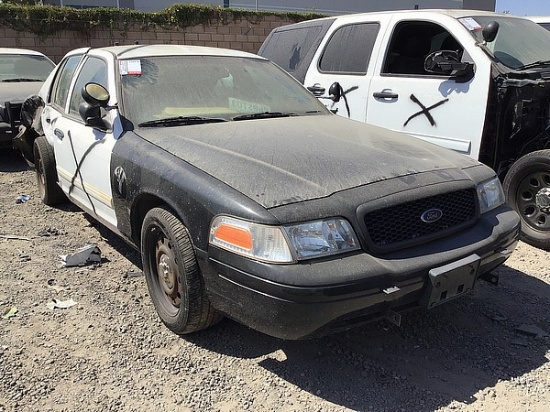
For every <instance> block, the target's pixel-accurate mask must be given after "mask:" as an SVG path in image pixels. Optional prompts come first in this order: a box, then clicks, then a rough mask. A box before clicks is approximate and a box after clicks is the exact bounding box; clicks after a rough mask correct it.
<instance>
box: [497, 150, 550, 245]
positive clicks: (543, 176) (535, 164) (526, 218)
mask: <svg viewBox="0 0 550 412" xmlns="http://www.w3.org/2000/svg"><path fill="white" fill-rule="evenodd" d="M503 186H504V194H505V196H506V200H507V202H508V204H509V205H510V206H511V207H512V208H513V209H514V210H515V211H516V212H518V214H519V215H520V217H521V235H520V239H521V240H523V241H524V242H525V243H528V244H530V245H532V246H535V247H538V248H540V249H545V250H549V249H550V150H539V151H536V152H532V153H529V154H527V155H525V156H523V157H521V158H520V159H519V160H517V161H516V162H515V163H514V164H513V165H512V167H511V168H510V170H509V171H508V173H507V174H506V177H505V179H504V184H503Z"/></svg>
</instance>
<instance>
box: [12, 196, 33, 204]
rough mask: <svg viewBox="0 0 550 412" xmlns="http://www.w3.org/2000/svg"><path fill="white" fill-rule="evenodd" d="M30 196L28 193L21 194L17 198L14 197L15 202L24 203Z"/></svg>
mask: <svg viewBox="0 0 550 412" xmlns="http://www.w3.org/2000/svg"><path fill="white" fill-rule="evenodd" d="M30 198H31V197H30V196H29V195H21V196H19V197H18V198H17V199H15V203H25V202H26V201H27V200H29V199H30Z"/></svg>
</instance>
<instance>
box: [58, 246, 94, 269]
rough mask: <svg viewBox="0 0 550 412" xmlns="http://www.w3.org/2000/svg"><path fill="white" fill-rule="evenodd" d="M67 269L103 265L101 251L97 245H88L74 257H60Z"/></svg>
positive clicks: (73, 255)
mask: <svg viewBox="0 0 550 412" xmlns="http://www.w3.org/2000/svg"><path fill="white" fill-rule="evenodd" d="M59 257H60V258H61V260H62V261H63V264H64V265H65V266H66V267H70V266H85V265H87V264H90V263H91V264H94V265H101V250H99V247H97V245H94V244H92V245H86V246H84V247H83V248H81V249H79V250H77V251H76V252H75V253H73V254H72V255H59Z"/></svg>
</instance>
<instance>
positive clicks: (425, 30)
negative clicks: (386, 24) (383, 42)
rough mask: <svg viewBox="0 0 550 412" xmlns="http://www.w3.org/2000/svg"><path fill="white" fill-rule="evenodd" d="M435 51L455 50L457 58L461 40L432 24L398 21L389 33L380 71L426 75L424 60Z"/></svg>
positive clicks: (460, 54)
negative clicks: (390, 37)
mask: <svg viewBox="0 0 550 412" xmlns="http://www.w3.org/2000/svg"><path fill="white" fill-rule="evenodd" d="M437 50H454V51H456V52H458V54H459V57H461V56H462V54H463V52H464V49H463V48H462V46H461V45H460V43H459V42H458V41H456V39H455V38H454V37H453V36H452V35H451V34H450V33H449V32H447V31H446V30H445V29H444V28H443V27H441V26H439V25H437V24H435V23H430V22H404V23H399V24H398V25H397V26H396V28H395V30H394V33H393V35H392V39H391V41H390V47H389V49H388V53H387V54H386V60H385V62H384V67H383V69H382V73H386V74H400V75H412V76H416V75H428V74H429V73H427V72H426V71H425V70H424V60H425V59H426V56H428V54H430V53H432V52H434V51H437Z"/></svg>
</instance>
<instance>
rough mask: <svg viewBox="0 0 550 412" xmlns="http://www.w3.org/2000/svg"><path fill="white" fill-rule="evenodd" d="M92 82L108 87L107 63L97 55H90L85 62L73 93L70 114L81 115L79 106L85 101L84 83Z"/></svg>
mask: <svg viewBox="0 0 550 412" xmlns="http://www.w3.org/2000/svg"><path fill="white" fill-rule="evenodd" d="M90 82H94V83H99V84H101V85H102V86H104V87H106V88H108V84H107V63H106V62H105V61H104V60H102V59H99V58H97V57H90V58H88V60H86V61H85V62H84V65H83V66H82V70H80V73H79V74H78V78H77V79H76V84H75V86H74V89H73V92H72V95H71V104H70V106H69V114H73V115H76V116H78V115H79V114H78V108H79V107H80V104H81V103H83V102H84V99H83V98H82V93H81V91H82V88H83V87H84V85H85V84H86V83H90Z"/></svg>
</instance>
